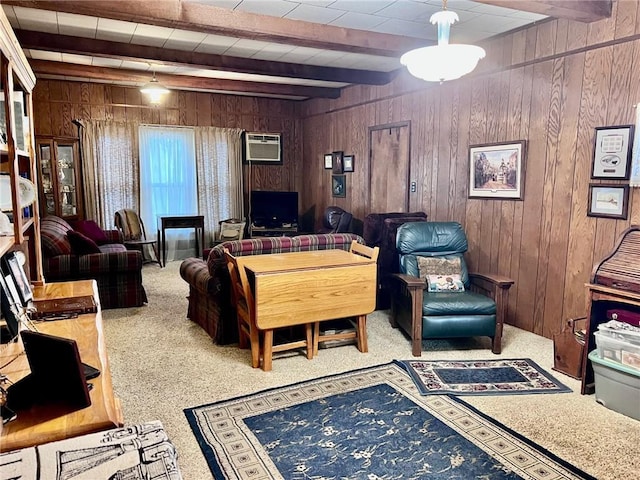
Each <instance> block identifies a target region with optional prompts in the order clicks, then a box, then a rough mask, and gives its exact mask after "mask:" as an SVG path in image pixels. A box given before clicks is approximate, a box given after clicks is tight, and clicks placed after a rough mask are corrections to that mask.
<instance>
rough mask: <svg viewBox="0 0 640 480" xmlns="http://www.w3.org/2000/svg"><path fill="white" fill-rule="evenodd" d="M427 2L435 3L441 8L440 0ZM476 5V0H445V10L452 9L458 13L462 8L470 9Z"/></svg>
mask: <svg viewBox="0 0 640 480" xmlns="http://www.w3.org/2000/svg"><path fill="white" fill-rule="evenodd" d="M427 3H429V4H431V5H437V6H438V7H440V10H442V0H428V1H427ZM477 6H478V3H477V2H472V1H471V0H449V1H448V2H447V10H453V11H454V12H456V13H459V12H460V11H462V10H472V9H474V8H476V7H477Z"/></svg>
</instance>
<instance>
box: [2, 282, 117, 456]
mask: <svg viewBox="0 0 640 480" xmlns="http://www.w3.org/2000/svg"><path fill="white" fill-rule="evenodd" d="M87 282H88V283H81V282H61V283H60V284H54V283H52V284H48V285H46V286H44V287H36V288H35V289H34V290H36V292H37V294H36V298H38V295H39V294H42V293H43V292H44V291H46V289H47V287H49V293H50V294H51V295H53V297H48V298H55V295H63V294H64V292H65V291H74V292H76V294H79V295H81V296H83V295H84V294H86V292H87V291H88V290H87V289H92V288H94V287H95V282H94V281H93V280H88V281H87ZM38 288H43V289H45V290H42V291H41V290H38ZM41 298H42V297H41ZM96 301H98V299H96ZM36 326H37V329H38V331H40V332H43V333H48V334H51V335H57V336H60V337H66V338H72V339H74V340H76V342H77V344H78V350H79V352H80V357H81V359H82V361H83V362H85V363H87V364H89V365H92V366H94V367H96V368H98V369H99V370H100V375H99V376H98V377H96V378H95V379H92V380H90V383H92V384H93V388H92V389H91V390H90V391H89V394H90V397H91V406H89V407H87V408H84V409H82V410H76V411H74V412H68V411H65V410H64V409H62V407H58V406H54V407H51V406H33V407H31V408H30V409H28V410H21V411H19V412H18V418H17V419H16V420H14V421H12V422H9V423H7V424H6V425H4V427H3V428H2V432H1V433H0V452H6V451H9V450H14V449H17V448H25V447H31V446H33V445H36V444H40V443H45V442H51V441H55V440H62V439H64V438H69V437H75V436H78V435H83V434H85V433H92V432H98V431H101V430H107V429H110V428H114V427H119V426H122V425H123V417H122V408H121V405H120V400H119V399H118V398H117V397H116V396H115V395H114V392H113V385H112V382H111V371H110V369H109V359H108V358H107V350H106V345H105V341H104V334H103V331H102V315H101V313H100V311H98V313H96V314H86V315H79V316H78V318H74V319H69V320H58V321H53V322H39V323H36ZM23 352H24V349H23V347H22V342H21V341H20V342H18V343H14V344H10V345H4V346H2V349H1V350H0V365H5V364H6V363H7V362H9V361H10V360H12V359H13V358H15V360H14V361H13V362H11V363H10V364H9V365H7V366H6V367H4V368H3V369H2V373H3V374H5V375H7V376H8V377H9V379H10V380H11V381H12V382H17V381H18V380H20V379H21V378H23V377H25V376H26V375H28V374H29V372H30V370H29V363H28V361H27V358H26V355H24V353H23Z"/></svg>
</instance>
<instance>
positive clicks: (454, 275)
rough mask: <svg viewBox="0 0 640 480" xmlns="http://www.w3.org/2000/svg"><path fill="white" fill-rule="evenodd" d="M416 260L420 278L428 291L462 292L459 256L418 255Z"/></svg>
mask: <svg viewBox="0 0 640 480" xmlns="http://www.w3.org/2000/svg"><path fill="white" fill-rule="evenodd" d="M416 260H417V262H418V271H419V272H420V279H422V280H424V281H425V282H426V284H427V287H428V288H427V290H428V291H429V292H464V283H463V282H462V265H461V263H460V258H459V257H448V256H445V257H421V256H418V257H417V258H416Z"/></svg>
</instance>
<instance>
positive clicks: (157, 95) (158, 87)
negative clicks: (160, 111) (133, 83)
mask: <svg viewBox="0 0 640 480" xmlns="http://www.w3.org/2000/svg"><path fill="white" fill-rule="evenodd" d="M140 91H141V92H142V93H144V94H145V95H149V103H151V104H152V105H159V104H160V103H161V102H162V96H163V95H166V94H167V93H169V89H168V88H167V87H165V86H164V85H162V84H161V83H160V82H159V81H158V79H157V78H156V73H155V72H153V78H152V79H151V81H150V82H149V83H147V84H146V85H144V86H143V87H142V88H141V89H140Z"/></svg>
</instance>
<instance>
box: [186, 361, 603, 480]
mask: <svg viewBox="0 0 640 480" xmlns="http://www.w3.org/2000/svg"><path fill="white" fill-rule="evenodd" d="M185 415H186V416H187V419H188V421H189V424H190V426H191V428H192V430H193V432H194V434H195V436H196V438H197V440H198V443H199V444H200V448H201V449H202V451H203V453H204V455H205V457H206V459H207V462H208V464H209V468H210V469H211V472H212V474H213V476H214V478H216V479H283V478H284V479H292V480H297V479H300V480H302V479H315V480H321V479H327V480H328V479H335V480H338V479H352V480H359V479H363V480H378V479H385V480H387V479H388V480H393V479H403V480H404V479H406V480H409V479H424V478H429V479H442V480H445V479H447V480H449V479H472V478H482V479H485V480H497V479H500V480H502V479H505V480H507V479H508V480H512V479H531V480H537V479H554V480H558V479H589V480H592V479H593V477H591V476H589V475H587V474H586V473H584V472H582V471H580V470H579V469H577V468H575V467H573V466H572V465H570V464H568V463H566V462H564V461H563V460H561V459H559V458H558V457H556V456H555V455H553V454H551V453H550V452H548V451H545V450H544V449H542V447H540V446H538V445H536V444H534V443H532V442H530V441H528V440H527V439H525V438H524V437H522V436H521V435H519V434H518V433H516V432H514V431H512V430H509V429H508V428H506V427H504V426H503V425H501V424H499V423H498V422H496V421H495V420H493V419H491V418H490V417H487V416H486V415H484V414H482V413H481V412H479V411H478V410H477V409H475V408H473V407H472V406H470V405H468V404H467V403H465V402H463V401H462V400H460V399H457V398H455V397H452V396H448V395H428V396H423V395H421V394H420V392H419V391H418V389H417V387H416V385H415V384H414V382H413V380H412V379H411V377H410V376H409V374H408V373H407V372H406V370H405V369H404V368H403V367H402V366H401V365H400V364H399V363H397V362H393V363H390V364H385V365H379V366H377V367H369V368H365V369H361V370H355V371H351V372H346V373H343V374H339V375H333V376H329V377H324V378H319V379H315V380H310V381H306V382H301V383H298V384H294V385H289V386H286V387H279V388H275V389H271V390H266V391H263V392H259V393H256V394H252V395H248V396H245V397H239V398H233V399H230V400H224V401H221V402H216V403H212V404H209V405H203V406H200V407H195V408H188V409H185Z"/></svg>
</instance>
